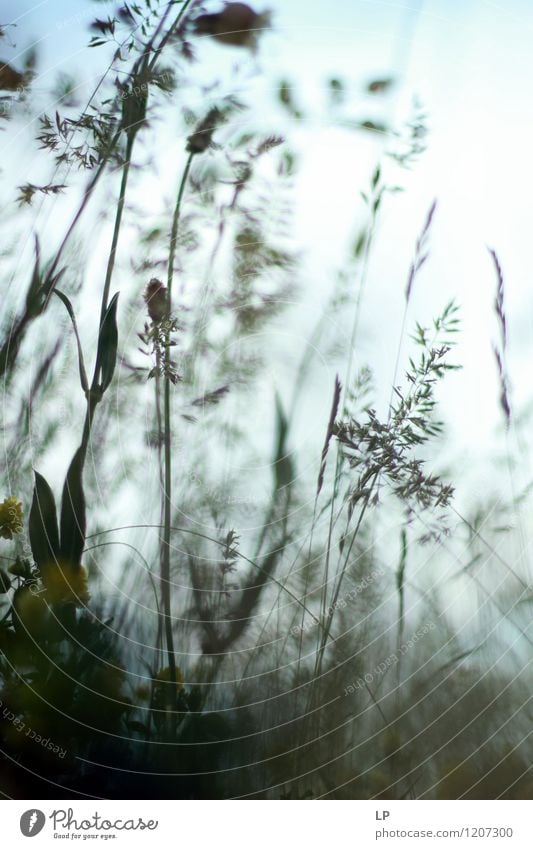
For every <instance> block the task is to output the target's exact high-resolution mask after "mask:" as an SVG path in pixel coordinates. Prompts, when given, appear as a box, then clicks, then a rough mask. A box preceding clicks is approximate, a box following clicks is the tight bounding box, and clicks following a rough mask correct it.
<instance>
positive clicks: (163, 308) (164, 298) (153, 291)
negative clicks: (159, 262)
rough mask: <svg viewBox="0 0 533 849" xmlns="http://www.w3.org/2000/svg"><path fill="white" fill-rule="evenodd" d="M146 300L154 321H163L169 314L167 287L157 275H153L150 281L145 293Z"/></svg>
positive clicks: (149, 313)
mask: <svg viewBox="0 0 533 849" xmlns="http://www.w3.org/2000/svg"><path fill="white" fill-rule="evenodd" d="M144 300H145V303H146V306H147V307H148V315H149V316H150V318H151V319H152V321H153V322H156V323H157V322H160V321H163V319H164V318H166V317H167V316H168V293H167V289H166V287H165V286H163V284H162V283H161V280H158V279H157V277H152V279H151V280H150V282H149V283H148V285H147V287H146V290H145V293H144Z"/></svg>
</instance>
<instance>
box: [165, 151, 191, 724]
mask: <svg viewBox="0 0 533 849" xmlns="http://www.w3.org/2000/svg"><path fill="white" fill-rule="evenodd" d="M193 155H194V154H193V153H190V154H189V156H188V157H187V161H186V163H185V168H184V170H183V174H182V177H181V181H180V185H179V189H178V194H177V197H176V206H175V208H174V216H173V218H172V229H171V233H170V248H169V255H168V272H167V317H168V319H169V320H168V321H167V327H166V330H165V343H166V344H165V351H164V359H165V369H164V384H163V392H164V397H163V417H164V441H165V443H164V444H165V451H164V455H165V482H164V490H163V503H164V516H163V547H162V552H161V596H162V602H163V604H162V607H163V616H164V619H165V637H166V643H167V655H168V665H169V670H170V680H171V682H172V690H173V694H172V701H173V709H172V716H171V728H172V729H173V730H174V729H175V727H176V716H175V707H176V701H177V693H178V687H177V682H176V658H175V654H174V637H173V634H172V605H171V592H170V531H171V522H172V453H171V447H172V435H171V416H170V382H171V381H170V369H171V365H172V364H171V360H170V327H171V322H170V314H171V310H172V280H173V277H174V262H175V258H176V245H177V240H178V226H179V220H180V212H181V203H182V200H183V194H184V192H185V186H186V185H187V180H188V177H189V170H190V167H191V163H192V158H193Z"/></svg>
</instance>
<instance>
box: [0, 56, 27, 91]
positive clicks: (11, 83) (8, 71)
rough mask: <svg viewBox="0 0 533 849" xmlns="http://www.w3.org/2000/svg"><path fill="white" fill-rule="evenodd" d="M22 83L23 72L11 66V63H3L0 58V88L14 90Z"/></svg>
mask: <svg viewBox="0 0 533 849" xmlns="http://www.w3.org/2000/svg"><path fill="white" fill-rule="evenodd" d="M22 85H24V74H21V73H20V72H19V71H17V70H15V68H12V67H11V65H8V64H7V63H3V62H2V60H1V59H0V89H4V90H5V91H16V90H17V89H18V88H20V87H21V86H22Z"/></svg>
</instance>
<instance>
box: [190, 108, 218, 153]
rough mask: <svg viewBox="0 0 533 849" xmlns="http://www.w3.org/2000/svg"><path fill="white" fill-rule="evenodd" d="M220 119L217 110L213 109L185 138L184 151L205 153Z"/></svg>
mask: <svg viewBox="0 0 533 849" xmlns="http://www.w3.org/2000/svg"><path fill="white" fill-rule="evenodd" d="M221 117H222V116H221V114H220V112H219V110H218V109H217V108H216V107H214V108H213V109H210V110H209V112H208V113H207V115H206V116H205V117H204V118H202V119H201V120H200V121H199V122H198V123H197V125H196V127H195V128H194V132H192V133H191V134H190V136H189V137H188V138H187V147H186V150H187V151H188V153H205V151H206V150H207V149H208V147H210V146H211V144H212V141H213V133H214V132H215V130H216V128H217V125H218V123H219V122H220V119H221Z"/></svg>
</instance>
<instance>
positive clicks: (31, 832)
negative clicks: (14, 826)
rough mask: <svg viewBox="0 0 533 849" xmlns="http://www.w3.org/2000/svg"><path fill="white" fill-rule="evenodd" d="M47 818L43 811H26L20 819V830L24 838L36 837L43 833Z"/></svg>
mask: <svg viewBox="0 0 533 849" xmlns="http://www.w3.org/2000/svg"><path fill="white" fill-rule="evenodd" d="M45 822H46V817H45V815H44V814H43V812H42V811H39V810H37V809H36V808H32V809H31V810H29V811H25V812H24V813H23V814H22V816H21V818H20V830H21V832H22V833H23V835H24V837H35V835H36V834H39V832H40V831H42V829H43V826H44V824H45Z"/></svg>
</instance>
